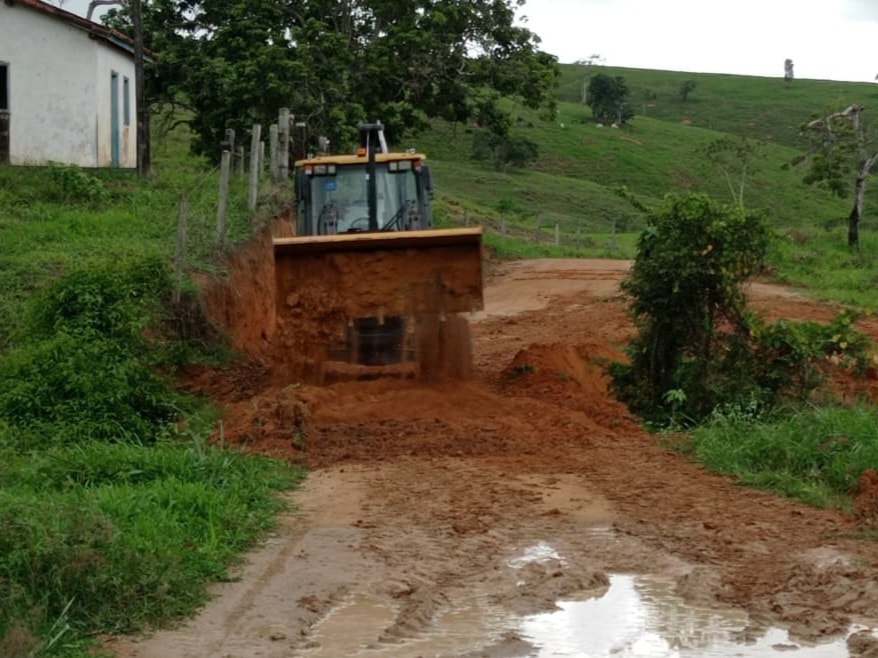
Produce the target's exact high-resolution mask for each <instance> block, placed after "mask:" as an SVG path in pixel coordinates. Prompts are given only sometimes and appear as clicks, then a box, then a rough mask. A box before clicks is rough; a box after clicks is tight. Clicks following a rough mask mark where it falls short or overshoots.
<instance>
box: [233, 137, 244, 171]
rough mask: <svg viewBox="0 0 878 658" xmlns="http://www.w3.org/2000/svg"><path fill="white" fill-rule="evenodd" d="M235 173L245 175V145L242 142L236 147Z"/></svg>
mask: <svg viewBox="0 0 878 658" xmlns="http://www.w3.org/2000/svg"><path fill="white" fill-rule="evenodd" d="M235 173H237V174H238V175H239V176H243V175H244V147H243V146H241V145H240V144H239V145H238V147H237V148H236V149H235Z"/></svg>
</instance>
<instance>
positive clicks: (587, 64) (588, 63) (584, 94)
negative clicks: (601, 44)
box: [576, 54, 604, 105]
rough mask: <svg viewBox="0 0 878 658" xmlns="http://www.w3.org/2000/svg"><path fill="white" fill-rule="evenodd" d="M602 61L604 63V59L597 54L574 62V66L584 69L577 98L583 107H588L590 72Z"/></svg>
mask: <svg viewBox="0 0 878 658" xmlns="http://www.w3.org/2000/svg"><path fill="white" fill-rule="evenodd" d="M602 61H604V58H603V57H601V56H600V55H597V54H595V55H589V56H588V57H586V58H585V59H580V60H577V61H576V64H578V65H579V66H581V67H583V69H584V73H583V74H582V91H581V92H580V98H579V100H580V102H581V103H582V104H583V105H588V83H589V80H590V79H591V70H592V68H593V67H595V66H596V65H597V64H599V63H600V62H602Z"/></svg>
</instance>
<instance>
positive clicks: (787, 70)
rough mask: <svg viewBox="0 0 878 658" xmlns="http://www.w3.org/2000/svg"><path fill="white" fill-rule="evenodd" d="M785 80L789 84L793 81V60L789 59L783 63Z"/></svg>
mask: <svg viewBox="0 0 878 658" xmlns="http://www.w3.org/2000/svg"><path fill="white" fill-rule="evenodd" d="M783 79H784V81H785V82H786V83H787V84H791V83H792V81H793V60H791V59H789V58H787V59H785V60H784V63H783Z"/></svg>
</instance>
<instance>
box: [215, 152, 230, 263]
mask: <svg viewBox="0 0 878 658" xmlns="http://www.w3.org/2000/svg"><path fill="white" fill-rule="evenodd" d="M231 169H232V153H231V151H223V156H222V160H221V161H220V184H219V203H217V209H216V246H217V248H218V249H222V248H223V247H224V246H225V243H226V210H227V209H228V207H229V172H230V171H231Z"/></svg>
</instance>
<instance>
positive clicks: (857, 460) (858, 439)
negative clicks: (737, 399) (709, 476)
mask: <svg viewBox="0 0 878 658" xmlns="http://www.w3.org/2000/svg"><path fill="white" fill-rule="evenodd" d="M876 426H878V411H876V410H875V409H874V408H873V407H870V406H853V407H845V406H827V407H819V408H817V407H811V408H807V409H803V410H801V411H799V412H797V413H794V414H791V415H784V416H781V417H776V418H773V419H767V420H764V421H763V420H753V419H747V418H745V417H742V416H741V415H738V414H726V415H719V416H717V417H716V418H715V419H714V420H713V421H711V422H709V423H707V424H705V425H703V426H701V427H699V428H697V429H695V430H694V431H693V433H692V442H691V449H692V454H693V456H694V457H695V458H696V459H698V460H699V461H701V462H703V463H704V464H705V465H706V466H707V467H708V468H710V469H711V470H714V471H716V472H718V473H722V474H726V475H733V476H735V477H736V478H737V479H738V480H739V481H740V482H741V483H742V484H744V485H750V486H756V487H761V488H766V489H770V490H772V491H775V492H777V493H780V494H783V495H786V496H791V497H793V498H797V499H799V500H802V501H803V502H806V503H808V504H811V505H817V506H821V507H837V508H841V509H847V508H848V506H849V504H850V495H851V494H852V493H853V492H854V490H855V488H856V484H857V479H858V477H859V476H860V474H861V473H862V472H863V471H864V470H866V469H869V468H875V466H876V464H878V435H876V432H875V428H876Z"/></svg>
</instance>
